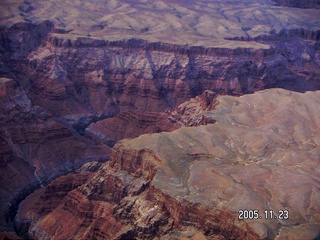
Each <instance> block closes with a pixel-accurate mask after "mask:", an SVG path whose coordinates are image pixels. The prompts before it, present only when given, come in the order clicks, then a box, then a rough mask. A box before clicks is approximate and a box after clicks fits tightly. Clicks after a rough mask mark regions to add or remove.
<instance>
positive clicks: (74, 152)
mask: <svg viewBox="0 0 320 240" xmlns="http://www.w3.org/2000/svg"><path fill="white" fill-rule="evenodd" d="M0 89H1V90H0V99H1V103H0V114H1V118H0V124H1V126H0V151H1V157H0V159H1V160H0V164H1V177H0V181H1V187H0V192H1V204H0V205H1V230H3V229H6V228H7V226H6V223H10V218H11V217H12V216H10V212H9V211H11V210H13V209H15V208H16V207H17V205H16V204H17V203H19V201H21V200H22V199H23V198H25V196H26V195H28V194H30V193H31V192H32V191H34V190H35V189H36V188H38V187H40V186H43V185H45V184H46V183H47V182H48V181H50V180H52V179H53V178H55V177H58V176H60V175H62V174H66V173H68V172H71V171H74V170H75V169H77V168H79V167H80V166H81V165H82V164H84V163H86V162H88V161H92V160H98V161H105V160H107V159H108V155H109V152H110V148H109V147H107V146H103V145H98V144H96V143H94V142H92V141H90V140H88V139H86V138H84V137H81V136H79V134H78V133H76V132H75V131H74V130H73V129H70V128H68V127H66V126H65V125H64V124H63V123H61V121H60V120H58V119H55V118H53V117H52V116H51V115H50V114H48V113H47V112H46V111H45V110H44V109H42V108H40V107H38V106H34V105H33V104H32V101H31V99H30V98H29V97H28V95H27V94H26V92H25V91H24V90H23V89H22V88H20V87H19V86H18V84H17V83H16V82H15V81H14V80H12V79H8V78H0Z"/></svg>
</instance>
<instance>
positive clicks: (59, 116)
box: [0, 21, 320, 238]
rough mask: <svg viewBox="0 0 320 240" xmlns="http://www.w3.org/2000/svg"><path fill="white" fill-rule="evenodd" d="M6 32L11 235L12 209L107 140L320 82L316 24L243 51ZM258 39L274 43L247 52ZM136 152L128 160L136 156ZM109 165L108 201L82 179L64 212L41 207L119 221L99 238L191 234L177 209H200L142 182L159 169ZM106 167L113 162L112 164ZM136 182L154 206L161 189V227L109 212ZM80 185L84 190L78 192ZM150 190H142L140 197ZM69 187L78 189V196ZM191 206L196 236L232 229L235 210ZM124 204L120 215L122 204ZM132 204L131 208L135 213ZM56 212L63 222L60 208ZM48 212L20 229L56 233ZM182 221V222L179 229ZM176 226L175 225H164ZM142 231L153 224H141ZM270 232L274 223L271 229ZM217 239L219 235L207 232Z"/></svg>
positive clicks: (3, 146) (1, 145) (42, 28)
mask: <svg viewBox="0 0 320 240" xmlns="http://www.w3.org/2000/svg"><path fill="white" fill-rule="evenodd" d="M302 32H303V31H302ZM0 36H1V38H0V41H1V44H0V76H1V77H2V78H1V79H0V93H1V96H0V97H1V100H2V101H1V105H0V111H1V115H0V121H1V127H0V132H1V135H0V151H1V161H0V163H1V165H2V166H3V168H2V169H1V189H0V190H1V196H3V197H2V198H1V216H5V218H1V219H3V221H2V222H1V230H7V229H11V230H12V225H11V222H10V221H11V218H12V216H11V215H10V214H11V213H14V209H15V208H16V207H17V204H18V203H19V202H20V201H21V200H22V199H23V198H25V197H26V196H27V195H28V194H29V193H31V192H32V191H34V190H35V189H36V188H38V187H41V185H43V186H45V185H46V184H48V183H49V182H50V181H52V180H53V179H54V178H56V177H58V176H60V175H64V174H67V173H69V172H72V171H74V170H75V169H77V168H79V167H81V166H82V165H83V164H85V163H87V162H91V161H106V160H108V159H109V155H110V147H112V146H113V145H114V144H115V143H117V142H118V141H119V140H121V139H124V138H134V137H137V136H139V135H141V134H144V133H157V132H163V131H172V130H175V129H177V128H179V127H181V126H198V125H203V124H212V123H214V122H216V121H217V120H216V118H215V117H212V116H211V115H210V114H207V113H206V112H207V111H211V110H213V109H214V108H215V107H216V106H217V104H218V103H217V102H216V101H215V100H214V99H215V97H216V96H217V95H226V94H229V95H236V96H240V95H243V94H247V93H253V92H256V91H258V90H262V89H266V88H274V87H281V88H284V89H287V90H293V91H299V92H305V91H308V90H317V89H319V88H320V82H319V66H320V52H319V51H320V48H319V37H318V36H319V32H316V31H310V32H309V34H301V32H297V33H294V32H290V34H289V33H288V34H287V32H286V31H284V32H282V33H281V34H280V33H279V34H274V35H273V36H272V37H270V38H268V37H264V36H261V37H260V38H257V39H248V41H246V46H249V47H248V48H236V49H231V48H230V49H229V48H209V47H207V48H206V47H200V46H199V47H197V46H188V45H183V46H180V45H174V44H168V43H161V42H148V41H145V40H139V39H129V40H119V41H107V40H102V39H95V38H89V37H83V36H82V37H76V38H75V37H74V35H71V34H69V32H68V31H66V30H63V29H60V28H57V27H56V26H55V25H54V24H53V23H51V22H49V21H45V22H42V23H39V24H32V23H16V24H13V25H12V26H11V27H1V29H0ZM279 39H281V41H279ZM240 40H241V39H240ZM234 41H236V40H234ZM237 41H239V39H238V40H237ZM259 41H260V42H261V43H263V44H264V45H265V46H266V45H269V46H270V47H269V48H267V49H265V48H264V49H256V47H255V49H254V48H250V46H251V44H252V45H254V44H255V43H257V42H259ZM243 42H245V41H243ZM255 46H256V45H255ZM201 94H202V95H201ZM190 98H194V99H192V100H190ZM188 100H190V101H188ZM261 104H262V105H263V103H261ZM147 141H149V140H147ZM115 149H118V148H115ZM133 154H135V153H133ZM199 156H200V155H199ZM201 157H202V155H201ZM128 159H131V158H130V157H129V156H128ZM143 159H144V158H141V159H140V160H141V161H142V160H143ZM140 160H139V161H140ZM112 164H115V163H113V161H111V163H108V164H107V165H106V166H107V167H104V168H103V169H104V170H105V171H111V172H110V179H109V180H108V181H106V184H111V183H114V181H115V180H116V181H117V182H118V184H119V186H116V185H115V186H113V184H111V185H108V186H107V187H106V189H102V190H101V189H100V190H99V189H96V190H97V191H98V193H99V191H100V192H101V194H102V193H103V194H104V191H107V193H105V194H106V196H105V199H104V198H103V200H106V202H107V203H104V202H103V201H102V202H99V201H100V200H101V199H100V197H101V196H100V195H99V194H98V195H97V196H96V194H97V192H96V190H94V189H95V187H94V186H93V185H92V187H90V191H89V190H88V189H86V184H87V183H86V184H83V183H82V182H81V184H82V185H81V184H80V183H79V184H74V185H72V186H73V187H68V188H67V189H70V194H69V193H67V192H68V191H69V190H68V191H67V190H65V192H64V193H63V194H62V193H61V194H62V195H61V196H60V198H61V199H62V198H63V199H62V200H61V199H60V200H61V202H63V204H64V206H65V207H61V206H62V205H60V200H59V201H58V203H59V204H57V202H56V205H54V206H51V207H49V208H48V209H49V210H50V211H49V210H47V211H45V213H46V214H47V213H49V212H51V210H52V211H53V212H54V211H58V212H59V211H60V210H61V211H64V208H66V207H69V208H70V209H71V210H70V211H75V214H80V215H81V216H83V217H86V216H87V215H88V216H87V217H88V219H91V218H97V219H98V216H97V215H96V214H97V212H99V211H102V212H103V214H105V215H106V216H110V217H111V220H110V224H111V225H110V226H109V227H108V226H104V227H103V228H107V229H111V226H114V227H115V230H114V231H115V232H111V233H108V232H105V233H99V234H102V237H103V236H108V237H110V236H112V235H113V234H118V236H119V238H121V237H123V238H125V236H126V234H129V233H130V234H134V236H137V237H139V235H138V234H139V232H140V230H141V231H142V233H143V234H147V235H148V234H149V235H150V236H151V235H152V234H154V233H153V232H148V231H153V230H151V228H150V226H153V227H155V226H158V225H157V224H159V226H158V227H155V229H158V230H155V231H157V233H159V234H169V232H170V231H175V230H173V229H175V228H177V229H179V230H178V231H180V230H181V228H183V229H184V228H186V229H184V230H181V231H182V232H184V231H186V232H187V231H188V229H187V226H189V225H184V224H182V225H181V224H180V223H179V222H181V221H182V222H183V221H187V220H186V218H188V217H183V216H182V217H181V216H180V215H183V213H182V212H183V211H191V208H194V207H195V206H194V205H192V207H191V205H189V204H190V203H186V204H185V205H184V206H183V208H182V210H181V209H180V210H177V211H181V213H174V211H175V210H174V207H172V208H170V209H166V207H164V206H165V205H167V204H169V205H170V204H171V205H173V206H177V205H179V204H182V203H181V202H179V201H180V200H177V199H175V198H174V197H176V196H171V195H170V194H167V192H165V194H164V193H163V192H162V190H161V189H160V190H159V189H158V188H155V189H153V188H150V189H149V188H148V189H147V190H146V189H144V188H145V187H146V186H149V185H148V184H149V183H148V181H149V182H150V181H151V179H153V178H152V174H153V173H154V170H152V167H150V168H151V169H145V170H143V171H141V172H139V173H134V174H133V173H132V174H133V176H131V175H132V174H131V171H136V170H135V167H134V166H132V169H133V170H130V169H129V168H128V169H127V170H126V169H122V168H119V170H121V171H129V173H126V172H124V173H123V175H121V174H122V173H121V174H120V175H119V176H118V175H117V174H118V173H117V172H115V173H114V172H112V171H113V170H112V169H113V165H112ZM109 165H112V167H111V168H110V170H107V169H109V167H110V166H109ZM115 166H116V164H115ZM146 167H147V166H146ZM99 171H100V170H99ZM101 171H102V170H101ZM21 173H23V174H21ZM90 174H92V173H90ZM90 174H89V175H90ZM108 174H109V173H108ZM145 174H147V180H145V181H146V182H145V183H144V182H139V181H143V180H139V178H137V179H136V175H137V176H140V177H143V176H145ZM149 175H150V176H149ZM127 178H128V179H127ZM88 179H91V178H89V177H88ZM148 179H149V180H148ZM88 181H89V180H88ZM90 181H91V180H90ZM90 181H89V182H90ZM92 181H93V180H92ZM97 181H98V180H97ZM123 181H128V182H123ZM131 181H132V182H131ZM135 181H138V182H139V183H137V186H136V187H137V188H138V189H137V190H134V191H136V192H132V193H131V192H130V193H129V195H130V194H131V195H132V196H136V198H138V199H139V198H140V197H141V199H142V200H141V201H145V202H146V203H145V204H146V209H149V210H150V209H151V208H152V207H151V205H152V206H153V204H154V202H153V200H150V199H149V198H150V196H151V198H152V197H155V198H156V197H157V196H160V199H161V202H162V207H161V209H162V210H161V214H160V215H161V216H160V215H159V216H158V217H159V219H158V220H152V221H155V222H152V223H151V222H150V221H151V219H153V218H148V217H146V219H143V220H141V224H142V225H139V224H140V220H139V218H138V217H137V216H140V215H139V214H142V213H139V214H138V213H136V212H134V213H132V215H133V216H135V217H134V220H130V223H121V222H118V220H117V219H118V218H119V217H118V216H117V215H114V212H113V211H114V209H115V208H116V207H118V205H115V202H116V201H118V200H119V201H120V200H121V199H125V197H126V196H127V195H128V192H126V191H125V190H123V186H124V185H126V184H127V185H128V186H130V188H131V187H133V186H131V185H132V184H135ZM174 181H175V180H174ZM107 182H110V183H107ZM59 184H60V183H59ZM59 184H58V185H59ZM88 184H89V183H88ZM97 184H98V182H97ZM139 184H140V185H139ZM80 185H81V186H80ZM78 187H80V188H82V187H83V188H84V189H83V190H79V189H78ZM97 187H98V185H97ZM97 187H96V188H97ZM73 188H74V189H73ZM91 188H92V189H91ZM113 188H115V189H113ZM140 188H142V190H141V189H140ZM134 189H135V188H134ZM113 190H114V192H115V193H117V194H115V199H113V200H112V196H110V195H111V193H110V191H111V192H112V191H113ZM42 191H44V190H42ZM79 191H80V193H79ZM108 191H109V192H108ZM132 191H133V190H132ZM177 191H180V190H177ZM142 192H143V196H140V195H139V194H140V193H141V194H142ZM112 193H113V192H112ZM72 194H75V195H74V196H73V197H72ZM87 194H89V195H90V196H92V197H93V198H94V197H95V196H96V198H97V199H95V200H94V201H98V202H99V204H102V205H101V206H100V205H99V204H98V205H97V206H95V205H92V204H91V202H90V201H91V200H90V199H89V200H88V199H87ZM64 195H67V196H66V197H65V196H64ZM67 198H70V199H67ZM78 198H79V199H80V200H81V199H82V200H83V201H84V202H86V203H87V204H88V205H85V206H83V209H73V208H75V205H77V204H78V205H79V207H82V206H81V204H82V203H81V201H80V200H77V199H78ZM110 198H111V199H110ZM75 201H79V202H77V203H75ZM109 201H111V202H110V203H109ZM128 201H129V200H128ZM130 201H131V200H130ZM130 201H129V202H128V203H127V204H129V203H130ZM123 204H125V203H123ZM130 204H132V203H130ZM87 207H88V208H89V210H88V209H86V208H87ZM95 207H96V208H95ZM136 208H138V207H136ZM56 209H58V210H56ZM59 209H60V210H59ZM177 209H179V208H177ZM195 209H196V210H195V211H196V213H194V214H195V215H196V217H195V219H197V220H194V221H195V222H197V221H200V223H197V224H195V223H192V224H191V225H195V226H194V227H195V228H194V229H193V230H192V229H191V230H192V231H195V232H194V234H195V235H196V234H198V233H197V231H198V230H196V229H200V230H199V231H200V232H199V234H200V235H201V234H205V233H206V232H207V231H210V230H208V229H209V228H211V227H212V228H213V229H216V230H215V231H217V232H219V233H220V232H221V233H224V234H225V235H224V237H225V238H228V234H230V228H231V225H232V224H231V223H230V222H229V220H226V219H225V217H223V216H224V214H226V216H229V215H228V214H231V213H230V211H229V210H230V209H229V210H226V212H223V211H222V212H220V210H219V211H218V210H217V212H216V211H213V212H211V211H209V210H208V213H204V212H206V210H203V209H202V207H199V209H198V208H197V207H195ZM149 210H148V211H149ZM104 211H105V212H104ZM119 211H120V212H121V211H124V210H123V209H122V208H121V207H120V208H119ZM126 211H129V212H130V209H129V210H126ZM135 211H138V210H135ZM139 211H140V210H139ZM141 211H142V212H143V211H144V210H141ZM146 211H147V210H146ZM150 211H153V210H150ZM191 212H192V211H191ZM200 212H201V214H208V215H206V216H208V218H209V219H210V218H212V219H214V221H218V220H217V219H218V217H221V219H225V220H221V221H226V222H225V223H221V224H222V225H223V224H226V226H224V225H223V226H222V227H221V224H218V225H219V226H211V225H208V226H210V227H208V229H207V228H202V227H201V225H203V224H204V223H203V222H201V221H203V219H202V217H199V216H200V215H201V214H200ZM59 214H60V213H58V215H59ZM63 214H65V213H63ZM119 214H120V213H119ZM136 214H138V215H136ZM175 214H178V216H176V215H175ZM120 215H121V214H120ZM142 215H143V214H142ZM142 215H141V217H142ZM59 216H60V217H61V218H62V216H63V215H59ZM123 216H124V215H123ZM43 217H44V218H45V216H43V215H41V216H39V217H35V218H33V217H31V218H30V219H32V220H30V219H29V218H28V219H27V220H21V221H22V222H24V221H25V222H27V223H26V224H25V223H20V220H18V223H17V226H18V228H20V229H21V231H22V232H28V231H27V228H28V226H29V224H31V222H32V221H36V223H32V224H33V225H32V228H30V230H29V232H28V234H30V236H36V237H39V238H45V237H47V236H52V234H53V233H50V231H49V230H48V231H49V232H47V230H43V229H47V228H48V229H50V228H51V227H52V229H55V228H54V227H55V222H52V225H50V227H48V226H49V225H46V224H47V223H46V221H45V220H43V221H44V223H43V222H42V220H39V218H41V219H42V218H43ZM233 217H234V215H233ZM48 218H50V217H49V215H48ZM123 218H124V217H123ZM232 219H233V218H232ZM38 220H39V221H38ZM48 221H49V220H48ZM75 221H76V222H77V224H80V228H79V229H82V230H81V231H84V229H85V228H87V227H88V226H89V225H90V223H89V222H85V223H79V221H80V220H79V219H77V218H76V220H75ZM81 221H82V220H81ZM81 221H80V222H81ZM84 221H86V220H85V218H84ZM88 221H89V220H88ZM90 221H91V220H90ZM123 221H124V220H123ZM128 221H129V220H128ZM214 221H213V222H214ZM175 222H178V223H176V225H175V224H174V223H175ZM38 224H39V225H38ZM42 224H44V225H42ZM70 224H71V225H72V226H75V224H76V223H75V222H73V221H70ZM81 224H82V225H83V226H82V225H81ZM88 224H89V225H88ZM95 224H97V226H99V227H97V228H98V229H100V228H101V226H102V225H103V224H106V222H105V220H103V221H102V220H99V221H98V220H97V222H96V223H95ZM100 224H102V225H100ZM143 224H145V225H143ZM150 224H151V225H150ZM170 224H172V226H174V227H173V228H170V227H168V225H170ZM90 226H91V225H90ZM128 226H129V227H128ZM136 226H138V227H136ZM232 226H233V225H232ZM92 227H94V226H93V225H92ZM180 227H181V228H180ZM144 228H146V229H149V230H142V229H144ZM234 228H235V229H237V230H234V232H235V234H238V235H235V237H239V238H241V237H242V236H243V234H246V233H245V232H247V234H248V238H250V237H252V238H254V237H255V236H256V234H257V233H254V232H252V231H251V230H250V227H248V226H247V225H246V224H244V223H241V222H240V223H239V224H238V223H237V224H235V225H234ZM79 229H77V228H73V230H72V231H74V232H73V233H67V232H66V234H69V235H66V236H64V235H57V237H59V238H60V237H61V238H62V237H66V238H69V237H71V236H75V235H73V234H76V232H77V231H78V230H79ZM117 229H118V230H117ZM121 229H122V230H121ZM128 229H131V230H128ZM139 229H140V230H139ZM226 229H227V230H226ZM191 230H190V231H191ZM81 231H80V230H79V231H78V234H79V236H80V235H81V236H89V235H90V234H95V233H93V232H90V231H89V230H88V233H85V232H81ZM259 231H260V230H259ZM270 231H271V230H270ZM272 231H273V232H275V231H276V230H273V228H272ZM61 234H62V233H61ZM86 234H89V235H86ZM103 234H105V235H103ZM170 234H171V233H170ZM183 234H185V233H183ZM208 234H209V233H208ZM210 234H213V235H214V233H211V232H210ZM90 236H91V235H90ZM261 236H263V234H262V235H261ZM272 236H273V235H272Z"/></svg>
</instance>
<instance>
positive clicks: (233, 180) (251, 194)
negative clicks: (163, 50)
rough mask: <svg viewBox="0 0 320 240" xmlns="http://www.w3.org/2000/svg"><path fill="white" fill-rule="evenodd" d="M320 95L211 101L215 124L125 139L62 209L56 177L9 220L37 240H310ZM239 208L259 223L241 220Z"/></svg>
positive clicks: (315, 214) (315, 211)
mask: <svg viewBox="0 0 320 240" xmlns="http://www.w3.org/2000/svg"><path fill="white" fill-rule="evenodd" d="M319 94H320V92H319V91H317V92H308V93H305V94H302V93H294V92H290V91H287V90H282V89H270V90H265V91H261V92H257V93H255V94H252V95H246V96H242V97H229V96H222V97H218V98H217V101H218V102H219V104H218V105H217V106H216V108H215V109H214V110H211V111H207V113H206V114H207V115H209V116H210V117H211V118H213V119H216V121H217V122H216V123H214V124H209V125H206V126H198V127H183V128H181V129H179V130H176V131H173V132H170V133H158V134H151V135H150V134H147V135H142V136H140V137H138V138H136V139H132V140H122V141H120V142H119V143H117V144H116V145H115V146H114V148H113V149H112V153H111V159H110V161H109V162H107V163H105V164H104V165H103V166H102V167H101V168H100V169H99V170H98V171H97V172H96V173H94V174H93V177H91V179H90V180H89V181H87V182H86V183H84V184H82V185H80V186H78V187H77V188H73V190H72V191H70V192H69V193H68V194H64V196H63V197H60V198H59V201H60V202H59V204H56V202H55V201H53V200H52V199H56V198H57V195H58V193H60V192H63V190H64V189H63V186H64V184H63V183H64V182H66V181H65V180H64V179H61V178H60V179H57V180H56V181H54V182H53V183H51V184H50V185H49V186H48V187H47V188H46V189H41V190H39V191H40V192H42V193H40V192H35V193H34V194H32V195H31V196H30V197H28V198H27V200H26V201H25V202H24V203H23V205H22V206H20V210H19V214H18V216H17V219H16V221H17V222H18V224H19V225H20V226H23V225H26V224H31V227H30V229H29V235H30V236H31V237H33V238H37V239H47V238H48V239H66V238H68V239H70V238H77V239H92V238H94V239H106V238H116V239H127V238H131V239H135V238H151V237H155V236H162V238H163V239H184V238H183V237H189V238H191V237H193V238H192V239H202V238H197V236H198V237H201V236H202V237H204V236H206V237H207V238H210V239H259V238H261V239H265V238H268V239H270V238H272V239H273V238H277V239H286V237H289V239H292V238H290V236H291V237H293V236H294V237H295V238H296V239H313V238H315V237H316V236H317V234H318V233H319V229H320V215H319V213H320V198H319V177H320V172H319V168H318V166H319V157H320V151H319V149H320V148H319V144H320V135H319V131H320V122H319V119H320V111H319V109H320V108H319ZM239 136H241V137H239ZM78 175H79V174H78ZM78 175H77V176H75V174H72V175H68V176H66V177H65V178H69V179H74V180H73V181H75V180H76V179H78V178H79V177H78ZM80 179H81V178H80ZM59 181H60V182H59ZM69 181H70V180H69ZM54 186H56V187H55V188H54V189H57V190H56V191H50V189H52V188H53V187H54ZM57 186H59V187H57ZM43 192H45V194H43ZM50 192H51V193H50ZM44 199H46V201H44ZM39 205H40V206H41V207H40V208H38V207H35V206H39ZM52 205H53V206H54V207H55V208H54V207H52ZM57 205H58V206H57ZM47 209H51V210H52V209H54V210H52V211H51V212H50V213H48V214H47V215H46V214H44V213H46V212H44V211H45V210H47ZM240 209H243V210H244V209H256V210H259V214H260V216H263V217H262V219H255V220H238V216H239V213H238V211H239V210H240ZM265 210H273V211H274V212H275V214H276V215H277V216H279V214H278V211H279V210H287V211H289V218H288V219H268V218H267V217H265V215H264V211H265ZM279 217H280V216H279ZM66 218H67V219H68V221H67V222H65V220H64V219H66ZM297 234H298V235H297Z"/></svg>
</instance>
